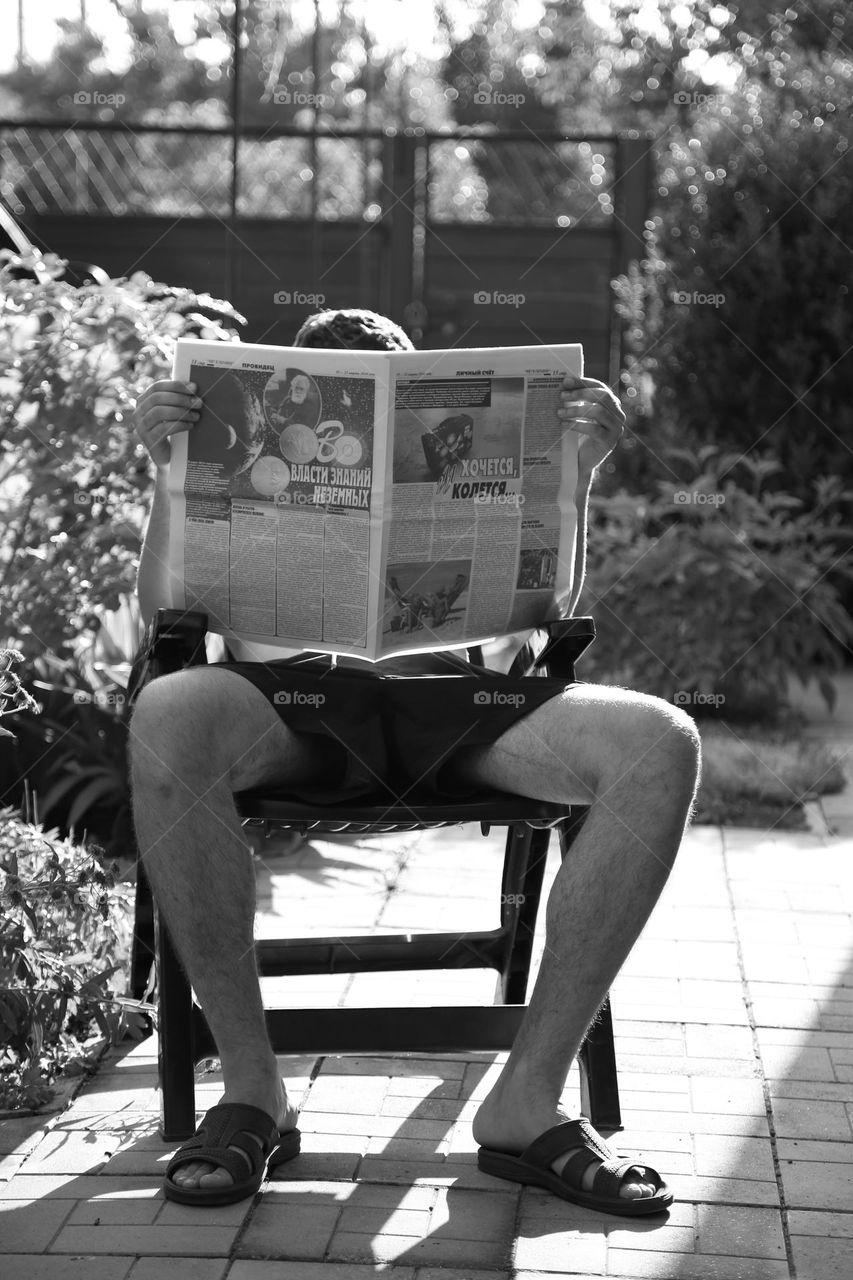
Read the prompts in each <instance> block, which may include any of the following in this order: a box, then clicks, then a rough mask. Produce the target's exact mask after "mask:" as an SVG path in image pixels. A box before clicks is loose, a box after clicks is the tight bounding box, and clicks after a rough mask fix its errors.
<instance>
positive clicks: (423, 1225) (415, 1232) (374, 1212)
mask: <svg viewBox="0 0 853 1280" xmlns="http://www.w3.org/2000/svg"><path fill="white" fill-rule="evenodd" d="M429 1223H430V1212H429V1210H428V1209H421V1210H417V1209H383V1208H379V1207H368V1206H367V1205H364V1204H362V1203H360V1201H359V1200H358V1198H356V1200H355V1202H354V1203H352V1204H348V1205H345V1206H344V1209H343V1211H342V1213H341V1216H340V1222H339V1227H340V1230H341V1231H343V1232H347V1233H350V1232H351V1233H353V1234H354V1235H369V1236H375V1235H389V1236H420V1237H423V1236H425V1235H426V1234H427V1232H428V1231H429Z"/></svg>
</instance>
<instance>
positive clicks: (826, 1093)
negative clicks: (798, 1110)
mask: <svg viewBox="0 0 853 1280" xmlns="http://www.w3.org/2000/svg"><path fill="white" fill-rule="evenodd" d="M767 1086H768V1088H769V1090H770V1093H771V1095H772V1096H773V1098H774V1099H776V1098H799V1099H803V1098H806V1099H810V1100H811V1101H813V1102H846V1101H847V1099H848V1098H849V1097H850V1090H849V1089H848V1088H847V1087H846V1086H845V1085H843V1084H841V1083H838V1084H834V1083H833V1082H832V1081H829V1080H768V1082H767Z"/></svg>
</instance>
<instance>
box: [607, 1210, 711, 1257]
mask: <svg viewBox="0 0 853 1280" xmlns="http://www.w3.org/2000/svg"><path fill="white" fill-rule="evenodd" d="M614 1222H615V1223H616V1225H615V1226H613V1227H608V1228H607V1245H608V1249H642V1250H646V1249H650V1250H653V1251H655V1252H657V1253H692V1252H693V1249H694V1239H695V1235H696V1232H695V1230H694V1228H693V1226H692V1224H691V1225H690V1226H682V1227H676V1226H671V1225H670V1224H669V1223H668V1222H664V1221H662V1220H657V1221H656V1222H655V1223H654V1225H653V1226H652V1227H651V1229H648V1227H649V1224H648V1223H643V1222H642V1219H640V1220H639V1221H637V1222H635V1221H633V1220H627V1219H625V1220H622V1219H619V1218H614Z"/></svg>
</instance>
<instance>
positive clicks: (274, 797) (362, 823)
mask: <svg viewBox="0 0 853 1280" xmlns="http://www.w3.org/2000/svg"><path fill="white" fill-rule="evenodd" d="M234 799H235V801H236V803H237V810H238V812H239V813H240V815H241V817H242V818H243V819H244V820H245V821H247V822H250V823H263V824H264V825H265V826H266V825H273V824H275V825H278V824H281V825H282V826H288V827H297V828H299V829H301V830H305V831H308V830H311V831H335V832H338V833H340V832H342V831H352V832H353V834H356V833H358V834H363V833H365V832H367V831H371V832H387V831H408V830H412V829H414V828H423V827H445V826H452V825H455V824H457V823H460V822H479V823H480V824H481V825H483V824H485V825H486V827H489V826H509V825H511V824H512V823H514V822H526V823H527V824H528V826H531V827H553V826H556V824H557V823H558V822H561V821H563V819H564V818H565V817H566V813H567V810H566V806H565V805H560V804H552V803H550V801H547V800H531V799H529V797H527V796H516V795H509V794H507V792H504V791H495V792H481V793H479V794H478V795H475V796H471V797H464V796H463V797H460V798H459V799H455V798H450V799H448V800H446V801H444V802H437V801H436V800H435V798H434V797H418V795H417V794H416V793H414V792H413V793H412V795H411V797H406V798H405V799H404V800H401V799H400V798H399V797H397V796H394V795H393V794H389V795H388V797H387V798H386V797H384V796H382V795H376V796H368V797H366V798H361V797H359V798H357V799H355V800H344V801H341V802H340V803H339V804H331V805H320V804H316V803H310V802H309V803H305V802H304V801H301V800H298V799H297V798H296V797H295V796H288V795H282V794H281V793H280V792H276V791H264V790H263V789H261V788H258V789H255V790H251V791H240V792H238V793H237V794H236V795H235V797H234Z"/></svg>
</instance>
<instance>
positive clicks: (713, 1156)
mask: <svg viewBox="0 0 853 1280" xmlns="http://www.w3.org/2000/svg"><path fill="white" fill-rule="evenodd" d="M694 1143H695V1150H696V1173H697V1174H698V1176H699V1177H706V1178H755V1179H758V1180H759V1181H764V1182H773V1181H774V1180H775V1176H776V1175H775V1172H774V1169H773V1153H772V1149H771V1146H770V1143H769V1141H766V1140H764V1139H763V1138H738V1139H736V1140H735V1141H733V1140H732V1139H731V1138H728V1137H721V1136H719V1135H717V1134H708V1133H699V1134H697V1135H696V1137H695V1139H694Z"/></svg>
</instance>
